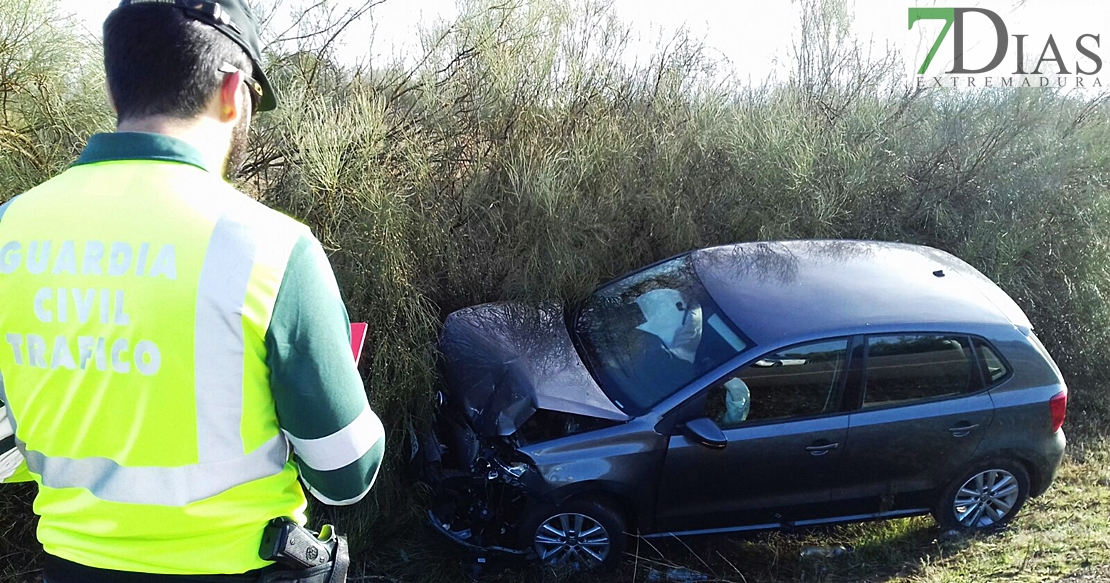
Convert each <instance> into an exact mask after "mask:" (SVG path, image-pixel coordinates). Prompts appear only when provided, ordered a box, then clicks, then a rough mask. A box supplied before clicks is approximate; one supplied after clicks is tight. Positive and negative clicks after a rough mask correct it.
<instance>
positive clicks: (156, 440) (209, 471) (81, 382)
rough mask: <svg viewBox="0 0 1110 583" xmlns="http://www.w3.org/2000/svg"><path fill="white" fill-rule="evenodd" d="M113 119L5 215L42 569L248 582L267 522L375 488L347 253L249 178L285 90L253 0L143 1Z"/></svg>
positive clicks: (7, 297)
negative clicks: (253, 152)
mask: <svg viewBox="0 0 1110 583" xmlns="http://www.w3.org/2000/svg"><path fill="white" fill-rule="evenodd" d="M104 63H105V72H106V77H107V83H108V89H109V94H110V98H111V101H112V104H113V106H114V109H115V111H116V113H117V116H118V124H117V131H116V132H115V133H110V134H99V135H95V136H93V137H92V138H91V139H90V140H89V143H88V146H87V147H86V148H85V150H84V152H83V153H82V154H81V156H80V158H79V159H78V161H77V162H76V163H75V164H74V165H73V166H72V167H71V168H69V169H68V170H66V171H65V172H63V173H62V174H60V175H59V176H57V177H55V178H54V179H52V180H49V181H48V182H46V183H44V184H42V185H40V186H38V187H36V188H34V189H32V190H30V191H28V192H26V193H24V194H22V195H20V196H17V197H15V198H14V199H12V200H10V201H9V202H8V203H7V204H4V205H3V206H0V297H2V298H3V301H2V303H0V401H3V402H4V403H6V404H7V406H8V414H9V417H10V421H11V424H12V426H13V428H14V430H15V443H16V445H17V446H18V447H19V449H20V451H21V453H22V454H23V456H24V457H25V460H26V461H25V467H24V468H22V469H21V471H20V472H19V473H17V475H16V478H17V479H18V478H19V477H20V476H22V477H23V478H25V479H33V480H34V481H35V482H37V483H38V487H39V488H38V495H37V498H36V500H35V505H34V508H35V512H36V513H37V514H38V515H39V516H40V517H41V518H40V521H39V525H38V538H39V540H40V541H41V543H42V545H43V548H44V550H45V552H46V558H45V573H44V577H45V580H46V581H48V582H49V583H69V582H71V581H82V582H96V581H112V582H124V583H126V582H129V581H169V580H172V581H251V580H256V579H257V578H258V576H259V575H260V574H261V573H263V572H264V571H265V570H267V569H272V568H273V567H270V562H268V561H265V560H263V559H262V558H260V556H259V545H260V540H261V537H262V535H263V531H264V528H265V527H266V525H267V523H268V522H269V521H270V520H271V519H274V518H278V517H290V518H292V519H293V520H294V521H296V522H299V523H304V522H305V520H306V517H305V507H306V498H305V494H304V491H303V490H302V486H301V484H300V483H298V478H300V482H301V483H303V486H304V488H307V490H308V491H309V492H311V493H312V494H313V495H314V496H315V497H316V498H318V499H319V500H321V501H323V502H324V503H327V504H350V503H354V502H357V501H358V500H360V499H361V498H362V497H363V496H365V494H366V493H367V491H368V490H369V488H370V485H371V483H372V482H373V481H374V478H375V476H376V474H377V471H378V466H379V464H380V461H381V458H382V454H383V448H384V446H383V443H384V438H383V430H382V425H381V422H380V421H379V419H378V417H377V416H376V415H375V414H374V412H373V411H371V409H370V407H369V404H368V403H367V399H366V394H365V392H364V389H363V386H362V382H361V379H360V377H359V375H358V372H357V370H356V369H355V366H354V364H353V361H352V359H351V353H350V348H349V329H348V326H349V324H348V320H347V314H346V311H345V309H344V307H343V303H342V301H341V298H340V293H339V289H338V286H337V285H336V281H335V277H334V275H333V273H332V270H331V267H330V265H329V264H328V261H327V259H326V257H325V255H324V253H323V251H322V249H321V247H320V244H319V243H318V242H317V241H316V239H314V238H313V237H312V235H311V234H310V233H309V230H308V229H307V228H306V227H305V226H304V225H302V224H300V223H298V222H296V221H294V220H293V219H290V218H288V217H286V216H284V215H282V214H280V213H278V212H276V211H273V210H270V209H268V208H266V207H264V206H263V205H261V204H259V203H257V202H255V201H253V200H251V199H250V198H248V197H246V196H244V195H243V194H241V193H240V192H238V191H236V190H235V189H234V188H232V187H231V186H230V185H229V184H228V183H227V182H226V181H225V175H226V173H228V172H230V171H233V170H234V169H235V167H236V165H237V164H238V162H239V160H240V156H241V153H242V151H243V145H244V141H245V139H246V135H247V129H248V127H249V125H250V120H251V116H252V115H253V114H254V113H255V112H256V111H266V110H270V109H273V108H274V107H276V105H277V99H276V96H275V94H274V91H273V89H272V88H271V87H270V84H269V82H268V81H267V79H266V75H265V74H264V73H263V71H262V67H261V59H260V52H259V42H258V33H257V29H256V23H255V21H254V20H253V17H252V16H251V15H250V13H249V11H248V9H247V8H246V6H245V2H243V0H207V1H201V0H176V1H175V0H124V1H123V2H122V4H121V5H120V6H119V7H118V8H117V9H116V10H114V11H113V12H112V13H111V15H110V16H109V17H108V19H107V21H106V22H105V23H104Z"/></svg>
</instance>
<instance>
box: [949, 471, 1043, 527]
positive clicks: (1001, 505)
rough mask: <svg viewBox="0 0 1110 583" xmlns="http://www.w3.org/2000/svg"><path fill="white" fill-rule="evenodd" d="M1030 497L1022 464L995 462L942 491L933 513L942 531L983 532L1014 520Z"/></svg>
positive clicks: (960, 478)
mask: <svg viewBox="0 0 1110 583" xmlns="http://www.w3.org/2000/svg"><path fill="white" fill-rule="evenodd" d="M1028 497H1029V473H1028V472H1027V471H1026V470H1025V468H1024V467H1022V465H1021V464H1018V463H1014V462H1010V461H1004V460H999V461H994V462H989V463H984V464H979V465H976V466H974V467H973V468H972V469H970V470H969V471H967V472H964V473H963V474H961V475H960V477H958V478H956V479H955V480H953V482H952V483H951V484H950V485H949V486H948V488H946V489H945V491H944V494H943V496H941V499H940V501H939V502H938V503H937V507H936V508H934V509H933V516H934V517H936V519H937V523H938V524H940V526H941V527H942V528H946V529H954V530H985V529H991V528H997V527H1000V526H1002V525H1004V524H1006V523H1007V522H1009V521H1010V520H1012V519H1013V518H1014V516H1015V515H1016V514H1017V513H1018V511H1019V510H1021V507H1022V505H1024V504H1025V500H1026V499H1027V498H1028Z"/></svg>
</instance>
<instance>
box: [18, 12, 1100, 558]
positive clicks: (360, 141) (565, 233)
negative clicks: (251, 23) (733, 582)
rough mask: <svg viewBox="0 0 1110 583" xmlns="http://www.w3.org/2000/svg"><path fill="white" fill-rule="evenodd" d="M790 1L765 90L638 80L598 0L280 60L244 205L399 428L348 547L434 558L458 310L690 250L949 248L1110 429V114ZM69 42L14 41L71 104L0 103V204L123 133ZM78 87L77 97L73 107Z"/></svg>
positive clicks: (667, 63) (568, 289)
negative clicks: (327, 272)
mask: <svg viewBox="0 0 1110 583" xmlns="http://www.w3.org/2000/svg"><path fill="white" fill-rule="evenodd" d="M34 5H35V3H34V2H30V3H28V2H22V3H18V4H17V3H15V2H13V1H12V0H0V12H2V11H6V12H3V14H0V38H5V37H4V35H5V34H10V30H14V29H13V28H12V27H11V26H9V25H7V24H4V23H7V22H9V18H8V17H7V14H10V13H12V11H13V10H20V9H25V8H21V7H26V6H34ZM41 6H46V4H42V5H41ZM41 6H40V7H39V8H40V9H41ZM800 6H801V8H803V9H804V10H800V13H801V14H805V15H806V16H803V17H802V18H803V22H802V26H801V28H800V30H801V31H802V32H801V37H800V39H799V42H798V46H797V50H796V51H795V59H794V67H793V70H792V72H791V75H790V77H789V78H788V80H786V81H784V82H782V83H778V84H768V85H763V86H751V85H746V84H743V83H741V82H739V81H737V80H736V79H734V78H733V77H731V76H730V75H729V74H728V72H727V69H725V68H724V66H723V65H722V64H721V63H719V62H717V61H715V60H714V59H713V58H711V57H710V56H708V53H707V51H706V50H705V49H704V47H702V46H700V45H699V43H698V42H697V41H696V40H694V39H692V38H690V37H689V36H686V35H682V34H680V35H678V36H677V37H675V38H672V39H663V41H662V42H661V43H660V44H659V49H658V50H657V51H656V53H655V54H654V55H653V56H652V57H651V58H650V60H647V61H640V62H638V63H634V62H630V60H629V59H627V58H625V53H626V52H627V50H628V47H629V44H628V39H629V34H628V30H627V29H626V28H625V27H624V26H623V25H622V24H621V23H620V22H619V21H618V20H616V19H615V17H614V16H613V13H612V11H611V10H610V9H609V8H608V7H607V5H606V4H604V3H597V2H592V1H590V0H583V1H582V2H559V1H556V0H534V1H531V2H524V1H523V0H508V1H501V2H496V3H494V2H483V1H477V0H476V1H472V2H465V3H464V4H463V5H462V10H461V14H460V16H459V18H458V19H457V20H456V21H454V22H451V23H444V24H442V25H439V26H438V27H436V28H432V29H429V30H427V31H425V33H424V37H423V38H424V47H425V49H426V52H425V53H424V54H422V55H419V56H418V58H416V59H411V60H399V61H397V62H396V63H394V64H390V65H388V66H382V67H377V68H374V69H369V68H361V67H354V66H348V65H345V64H342V63H339V62H337V61H336V60H335V57H334V51H333V49H332V47H331V46H330V45H328V44H327V43H328V42H330V41H329V40H328V39H330V37H328V36H327V35H325V36H324V37H323V38H324V39H325V41H322V43H323V44H319V45H313V46H308V47H305V46H301V47H298V48H297V50H296V51H289V52H284V53H280V54H271V55H270V56H269V57H268V58H269V60H270V62H271V63H272V67H271V69H272V71H271V72H270V78H271V79H272V80H274V81H275V84H277V85H279V87H280V88H281V90H282V97H283V103H282V107H281V109H280V110H278V111H277V112H274V113H271V114H268V115H263V116H260V117H259V118H258V119H256V124H255V132H254V133H255V143H254V149H253V151H252V152H251V156H250V158H249V160H248V164H247V167H246V170H245V173H244V178H243V188H244V189H246V190H247V191H249V192H252V193H254V194H255V195H256V196H258V197H259V198H260V199H262V200H263V201H265V202H266V203H267V204H270V205H273V206H275V207H277V208H280V209H282V210H284V211H286V212H288V213H289V214H291V215H293V216H295V217H298V218H299V219H301V220H303V221H305V222H306V223H308V224H309V225H311V226H312V227H313V229H314V231H315V233H316V235H317V236H318V237H319V238H320V240H321V241H322V242H323V243H324V245H325V247H326V248H327V249H328V251H329V252H330V255H331V259H332V262H333V264H334V266H335V269H336V273H337V275H338V278H339V280H340V284H341V286H342V288H343V290H344V293H345V297H346V300H347V303H348V307H349V310H350V313H351V316H352V318H353V319H356V320H364V321H367V322H369V323H370V330H371V333H370V337H369V341H368V346H367V348H366V353H365V354H364V356H363V358H364V367H363V371H364V374H365V377H366V382H367V391H368V393H369V395H370V398H371V401H372V403H373V405H374V407H375V408H376V409H377V410H378V411H379V412H380V413H381V414H382V417H383V419H384V420H385V422H386V426H387V427H388V428H389V438H390V451H391V454H390V465H389V467H388V468H387V470H386V471H385V472H384V474H383V476H384V477H383V483H381V484H380V485H379V486H378V487H377V488H376V495H375V496H374V497H372V500H370V501H368V502H367V503H364V504H363V505H362V506H360V507H359V508H357V509H356V510H354V511H344V512H335V513H333V511H327V510H324V509H319V510H318V512H320V513H323V514H324V516H325V517H327V518H332V519H335V520H338V521H340V522H341V523H343V524H344V525H345V526H347V527H348V530H352V531H354V533H355V534H356V535H359V536H356V540H355V548H356V550H364V549H366V548H368V546H369V545H371V544H375V545H377V546H378V547H382V546H384V547H389V548H390V549H391V550H390V551H389V552H388V553H386V552H385V551H381V549H379V551H381V552H378V553H376V554H375V556H376V557H379V558H380V560H381V561H382V562H383V564H391V563H390V561H393V560H395V559H396V557H398V556H401V555H400V554H397V553H399V552H400V551H399V550H398V549H401V550H404V549H407V550H405V551H404V552H405V553H406V555H413V556H415V555H418V554H419V553H420V552H422V551H421V550H420V549H421V548H424V547H419V546H416V545H415V543H413V544H409V543H407V542H405V541H406V540H407V541H411V540H414V539H416V538H421V537H422V535H423V533H422V532H415V533H414V532H413V528H414V526H413V525H414V524H415V520H414V517H415V516H417V515H418V514H419V511H418V505H413V504H412V500H413V498H412V493H411V492H410V491H409V489H410V482H409V481H408V480H407V479H405V477H404V472H403V469H402V466H403V465H404V462H405V458H406V447H407V443H406V435H405V434H406V432H407V429H408V428H409V427H410V426H417V427H419V426H420V425H421V424H422V423H424V422H426V420H427V419H428V416H429V413H430V409H431V403H432V401H433V399H432V397H433V395H434V391H435V388H436V379H437V377H436V371H435V367H434V362H435V351H434V342H435V339H436V336H437V334H438V331H439V323H440V322H441V321H442V318H443V317H444V316H445V315H446V314H447V313H449V312H450V311H452V310H454V309H457V308H460V307H463V306H466V305H470V304H473V303H477V302H485V301H496V300H519V301H534V300H539V299H548V298H558V299H563V300H565V301H570V302H573V301H576V300H578V299H581V298H582V297H584V296H585V295H586V294H588V293H589V292H590V290H591V289H593V288H594V287H595V286H596V285H598V284H599V283H601V282H603V281H605V280H607V279H608V278H611V277H614V276H616V275H619V274H621V273H623V272H625V271H627V270H630V269H632V268H635V267H638V266H641V265H644V264H647V263H650V262H652V261H655V260H658V259H661V258H663V257H666V256H669V255H671V254H674V253H677V252H680V251H685V250H688V249H692V248H697V247H703V246H709V245H716V244H723V243H731V242H736V241H747V240H760V239H783V238H802V237H827V238H864V239H883V240H892V241H905V242H913V243H922V244H927V245H931V246H934V247H938V248H941V249H945V250H948V251H950V252H952V253H954V254H956V255H957V256H960V257H962V258H963V259H965V260H967V261H968V262H970V263H971V264H972V265H974V266H976V267H977V268H979V269H980V270H982V271H983V272H984V273H986V274H987V275H988V276H990V277H991V278H993V279H994V280H995V281H997V282H998V283H999V284H1000V285H1001V286H1002V287H1003V288H1004V289H1006V291H1008V292H1009V293H1010V294H1011V295H1012V296H1013V297H1014V298H1015V299H1016V300H1017V301H1018V303H1019V304H1020V305H1021V306H1022V307H1023V308H1024V309H1025V310H1026V312H1027V313H1028V314H1029V316H1030V317H1031V319H1032V320H1033V322H1034V324H1035V327H1036V330H1037V332H1038V334H1039V335H1040V337H1041V338H1042V339H1043V340H1044V341H1045V343H1046V344H1047V345H1048V347H1049V350H1050V352H1051V353H1052V354H1053V355H1054V356H1055V358H1056V359H1057V361H1058V362H1059V364H1060V365H1061V367H1062V368H1063V370H1064V373H1065V376H1066V377H1067V379H1068V381H1069V383H1070V384H1071V388H1072V399H1071V411H1070V419H1071V421H1070V422H1069V427H1073V428H1076V429H1079V430H1080V432H1081V433H1084V434H1088V435H1089V434H1094V433H1097V432H1099V429H1098V422H1099V421H1100V420H1105V419H1110V406H1108V403H1110V394H1108V393H1107V388H1106V387H1107V386H1108V385H1107V383H1106V381H1107V380H1108V379H1107V373H1106V372H1105V369H1104V367H1103V363H1105V362H1107V361H1110V359H1108V357H1110V349H1108V347H1110V342H1108V340H1110V338H1108V337H1107V330H1108V329H1110V326H1108V324H1110V310H1108V308H1107V302H1106V299H1105V294H1106V292H1107V290H1108V285H1110V274H1108V273H1107V267H1106V266H1107V265H1110V262H1108V259H1110V253H1108V250H1107V237H1108V234H1110V205H1108V194H1110V192H1108V189H1110V106H1108V103H1107V98H1106V96H1105V95H1103V96H1092V95H1068V94H1065V93H1062V92H1060V91H1057V90H1042V89H995V90H978V91H953V90H940V89H936V90H934V89H929V90H924V91H918V90H915V89H914V88H912V87H909V88H907V87H906V82H905V79H904V78H903V75H904V72H903V67H902V66H901V63H902V61H901V60H900V57H899V56H898V55H896V54H891V53H886V52H883V51H873V50H870V48H869V47H868V46H865V45H861V44H859V43H857V42H855V41H853V40H852V39H851V38H850V37H849V36H848V34H847V30H848V29H847V28H846V27H845V25H844V23H845V22H846V20H845V19H846V18H847V16H846V13H845V11H844V8H843V3H838V2H834V1H824V2H822V1H819V0H811V1H808V2H802V3H801V5H800ZM30 20H34V19H30ZM39 22H41V20H39ZM62 32H64V31H61V32H59V31H52V32H49V33H46V34H45V36H44V35H43V34H38V35H37V36H36V35H34V34H32V35H29V36H26V35H25V36H23V37H19V39H22V40H18V42H16V46H18V47H22V48H19V49H18V50H17V52H14V53H11V55H14V56H8V57H4V55H5V54H6V53H4V52H3V51H4V50H7V49H3V48H0V61H2V60H3V59H4V58H8V59H9V61H11V60H13V59H14V60H18V61H19V62H21V63H24V62H25V63H26V64H27V66H28V67H30V68H31V70H32V71H33V72H34V71H37V72H38V73H37V74H38V77H35V76H34V75H30V76H26V75H25V76H24V77H22V78H23V79H33V78H41V79H45V80H46V82H45V85H43V89H42V91H45V94H46V95H49V96H50V97H51V99H52V100H53V101H51V103H55V105H53V106H52V108H47V107H45V106H43V107H40V106H38V105H36V103H37V101H36V99H35V95H36V94H35V93H34V91H33V90H32V89H30V88H29V87H31V85H30V84H29V82H27V81H24V82H22V83H20V84H17V85H14V86H13V85H10V84H9V85H5V84H4V83H2V82H0V97H2V98H3V99H4V103H14V104H18V106H10V107H9V109H5V110H3V111H2V112H0V114H2V115H3V116H6V117H0V134H2V132H3V131H9V132H14V133H15V134H16V137H14V138H12V137H7V138H5V137H4V136H7V135H8V134H2V135H0V201H3V200H5V199H6V198H8V197H10V196H12V195H14V194H16V193H17V192H19V191H21V190H23V189H25V188H27V187H28V186H30V185H31V184H34V183H35V182H37V181H38V180H41V179H42V178H44V177H45V176H47V175H49V174H51V173H53V172H56V171H57V170H59V169H60V168H62V167H64V165H65V164H66V163H68V162H70V161H72V159H73V157H74V156H75V155H76V152H77V151H78V149H79V145H80V143H81V141H82V140H83V139H84V137H85V136H87V135H88V133H89V132H91V131H92V130H94V129H96V128H100V127H103V126H104V125H105V124H104V120H105V119H106V117H105V116H106V111H105V110H104V108H103V105H102V100H101V98H99V97H97V96H99V95H102V94H101V93H99V91H100V90H99V89H96V88H93V86H92V84H91V83H92V81H91V80H95V79H97V76H98V75H99V73H98V72H97V64H96V63H95V62H93V61H92V60H89V59H86V60H78V61H77V66H74V65H73V64H72V63H68V64H67V65H66V67H67V68H64V69H63V68H59V67H60V65H59V61H58V59H57V58H56V57H57V56H56V55H54V56H51V55H50V54H48V53H49V52H48V51H47V52H46V53H43V52H41V51H43V50H45V48H44V47H45V46H46V44H47V42H46V39H47V38H51V39H55V38H64V39H67V40H66V42H72V43H76V44H77V45H79V46H80V47H83V48H82V49H81V50H85V51H88V50H93V49H92V48H90V47H89V46H88V43H85V44H82V42H83V41H81V39H75V38H73V37H72V36H65V35H63V34H62ZM19 42H22V43H23V44H22V45H20V44H19ZM7 46H8V45H5V44H4V43H0V47H7ZM40 49H41V50H40ZM18 51H23V52H18ZM35 51H40V52H35ZM24 54H34V55H40V54H41V55H43V56H41V57H35V59H30V60H23V57H22V56H21V55H24ZM82 54H84V53H82ZM4 71H5V69H4V67H2V66H0V74H3V72H4ZM72 79H80V80H83V81H82V83H86V81H87V84H81V85H77V86H76V87H77V88H76V89H72V90H66V89H64V86H66V84H65V83H63V82H62V81H63V80H64V81H65V82H66V83H68V82H69V80H72ZM0 81H2V79H0ZM69 86H72V85H69ZM12 87H15V88H14V89H13V88H12ZM399 517H404V518H399ZM368 533H373V535H372V536H369V534H368ZM363 534H367V536H361V535H363ZM385 540H394V541H401V542H395V543H392V544H387V543H382V542H380V541H385ZM375 541H378V542H375ZM406 545H407V546H406ZM414 549H415V550H414ZM394 551H397V553H394ZM389 553H393V554H389ZM387 554H388V557H387V556H386V555H387Z"/></svg>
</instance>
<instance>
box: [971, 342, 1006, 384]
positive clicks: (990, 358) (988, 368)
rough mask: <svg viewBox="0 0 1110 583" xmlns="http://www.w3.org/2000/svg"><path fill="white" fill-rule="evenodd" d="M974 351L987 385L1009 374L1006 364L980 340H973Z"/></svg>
mask: <svg viewBox="0 0 1110 583" xmlns="http://www.w3.org/2000/svg"><path fill="white" fill-rule="evenodd" d="M975 351H976V352H978V353H979V360H980V361H982V366H983V375H984V376H985V377H986V382H987V384H988V385H993V384H995V383H997V382H999V381H1001V380H1002V379H1004V378H1006V376H1007V375H1009V374H1010V369H1009V368H1007V367H1006V363H1004V362H1002V359H1001V358H999V356H998V353H997V352H995V351H994V349H993V348H991V346H990V345H989V344H987V343H986V342H985V341H983V340H982V339H979V338H976V339H975Z"/></svg>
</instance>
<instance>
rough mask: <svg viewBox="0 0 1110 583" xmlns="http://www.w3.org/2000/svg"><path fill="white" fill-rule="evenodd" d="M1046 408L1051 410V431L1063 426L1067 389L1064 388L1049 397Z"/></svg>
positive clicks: (1066, 405)
mask: <svg viewBox="0 0 1110 583" xmlns="http://www.w3.org/2000/svg"><path fill="white" fill-rule="evenodd" d="M1048 408H1049V409H1050V410H1051V411H1052V432H1053V433H1056V432H1057V431H1059V430H1060V428H1061V427H1063V426H1064V416H1065V415H1067V412H1068V391H1067V390H1064V391H1062V392H1060V393H1057V394H1056V396H1054V397H1052V398H1051V399H1049V400H1048Z"/></svg>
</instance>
